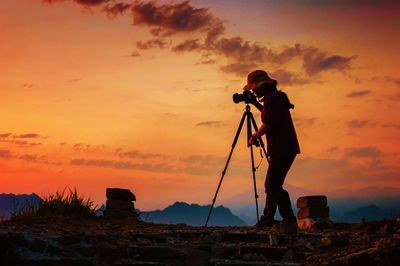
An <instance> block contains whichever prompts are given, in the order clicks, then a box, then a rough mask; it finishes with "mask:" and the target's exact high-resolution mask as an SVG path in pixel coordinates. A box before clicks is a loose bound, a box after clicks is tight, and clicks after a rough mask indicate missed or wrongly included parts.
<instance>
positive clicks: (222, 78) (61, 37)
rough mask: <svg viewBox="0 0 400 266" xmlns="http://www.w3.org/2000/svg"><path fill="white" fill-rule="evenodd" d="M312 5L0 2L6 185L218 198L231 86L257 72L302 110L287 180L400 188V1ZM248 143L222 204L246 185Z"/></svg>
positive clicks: (235, 111)
mask: <svg viewBox="0 0 400 266" xmlns="http://www.w3.org/2000/svg"><path fill="white" fill-rule="evenodd" d="M313 2H314V1H246V2H245V3H244V1H227V0H226V1H191V2H181V1H176V2H170V1H160V2H157V3H155V2H146V1H143V2H135V1H121V2H118V1H107V0H75V1H73V0H65V1H62V0H47V1H40V0H20V1H18V2H16V1H13V0H4V1H3V2H2V5H1V6H0V14H1V15H0V36H1V42H0V55H1V60H0V73H1V74H0V103H1V105H0V106H1V112H0V120H1V121H2V123H1V124H0V193H11V192H12V193H31V192H36V193H39V194H43V193H49V192H50V193H51V192H54V191H56V190H62V189H64V187H66V186H69V187H76V188H77V189H78V191H81V192H82V193H84V194H85V195H87V196H90V197H91V198H93V199H94V200H95V201H96V202H97V203H102V202H104V201H105V188H106V187H109V186H111V187H127V188H130V189H131V190H132V191H133V192H134V193H135V194H136V195H137V198H138V201H137V207H139V208H140V209H152V208H159V207H163V206H166V205H168V204H170V203H173V202H174V201H187V202H196V203H200V204H206V203H210V202H211V199H212V196H213V194H214V192H215V189H216V186H217V184H218V181H219V178H220V173H221V171H222V169H223V166H224V164H225V160H226V158H227V155H228V152H229V149H230V146H231V144H232V140H233V137H234V134H235V132H236V129H237V125H238V123H239V120H240V118H241V116H242V113H243V111H244V105H243V104H238V105H236V104H234V103H233V102H232V94H233V93H235V92H240V91H241V88H242V87H243V85H244V83H245V80H246V75H247V73H248V72H249V71H251V70H254V69H265V70H266V71H267V72H268V73H270V75H271V77H272V78H275V79H277V80H278V83H279V84H280V88H281V89H283V90H284V91H286V92H287V93H288V95H289V97H290V99H291V101H292V102H293V103H294V104H295V109H294V110H293V111H292V116H293V118H294V121H295V126H296V130H297V134H298V137H299V141H300V146H301V154H300V155H299V156H298V157H297V159H296V161H295V163H294V165H293V167H292V169H291V172H290V173H289V175H288V177H287V183H288V184H291V185H292V186H295V187H300V188H304V189H307V190H312V191H316V192H320V193H323V191H330V190H335V189H358V188H363V187H367V186H376V187H399V188H400V183H399V173H400V171H399V170H400V167H399V163H400V153H399V147H400V138H399V137H398V135H399V132H400V118H399V115H398V114H399V113H400V108H399V101H400V73H399V69H398V62H399V59H400V56H399V52H398V43H399V42H400V37H399V34H398V32H400V18H399V16H398V15H397V13H396V12H398V10H399V7H400V6H399V4H397V3H395V1H382V2H381V3H379V4H377V3H375V1H365V2H364V1H324V3H319V4H318V3H313ZM361 2H363V4H361ZM369 2H371V3H369ZM118 8H119V9H118ZM118 10H119V11H121V12H117V11H118ZM112 11H113V12H112ZM253 109H254V111H255V108H253ZM254 113H255V115H256V119H257V122H260V119H259V114H258V113H257V112H256V111H255V112H254ZM243 133H245V132H244V131H243ZM242 135H243V136H244V134H242ZM245 143H246V141H245V139H244V138H241V139H240V140H239V142H238V145H237V148H236V149H235V153H234V159H233V161H232V162H231V166H230V168H229V169H228V173H227V176H226V178H225V180H224V183H223V186H222V190H221V192H220V198H221V202H222V203H223V202H224V199H229V198H232V197H234V196H235V195H238V194H241V193H243V192H245V191H248V190H251V188H252V183H251V171H250V167H249V166H250V165H249V164H250V158H249V151H248V150H247V148H246V146H245ZM256 154H257V156H258V154H259V152H258V151H256ZM259 160H260V158H259V157H256V163H258V162H259ZM265 170H266V165H265V161H263V162H262V165H261V167H260V170H259V171H258V172H257V182H258V186H259V188H260V189H261V187H262V184H263V182H264V177H265Z"/></svg>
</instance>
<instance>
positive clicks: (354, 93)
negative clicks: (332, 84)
mask: <svg viewBox="0 0 400 266" xmlns="http://www.w3.org/2000/svg"><path fill="white" fill-rule="evenodd" d="M370 93H371V91H370V90H361V91H352V92H350V93H349V94H347V95H346V96H347V97H349V98H356V97H362V96H366V95H368V94H370Z"/></svg>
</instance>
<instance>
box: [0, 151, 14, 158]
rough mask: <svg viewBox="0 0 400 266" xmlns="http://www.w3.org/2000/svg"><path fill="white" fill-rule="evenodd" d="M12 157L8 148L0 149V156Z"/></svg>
mask: <svg viewBox="0 0 400 266" xmlns="http://www.w3.org/2000/svg"><path fill="white" fill-rule="evenodd" d="M11 157H12V154H11V152H10V151H9V150H0V158H3V159H9V158H11Z"/></svg>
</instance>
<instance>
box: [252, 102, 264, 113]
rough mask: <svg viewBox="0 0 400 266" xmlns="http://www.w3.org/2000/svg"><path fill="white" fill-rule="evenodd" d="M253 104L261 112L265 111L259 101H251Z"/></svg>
mask: <svg viewBox="0 0 400 266" xmlns="http://www.w3.org/2000/svg"><path fill="white" fill-rule="evenodd" d="M251 104H252V105H254V106H255V107H256V108H257V109H258V110H259V111H260V112H261V111H262V109H263V105H262V104H261V103H260V102H259V101H257V99H254V101H251Z"/></svg>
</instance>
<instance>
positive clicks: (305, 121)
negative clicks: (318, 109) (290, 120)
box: [294, 117, 317, 127]
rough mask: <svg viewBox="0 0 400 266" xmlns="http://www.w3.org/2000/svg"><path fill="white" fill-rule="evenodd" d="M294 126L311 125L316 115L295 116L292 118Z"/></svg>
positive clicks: (315, 119)
mask: <svg viewBox="0 0 400 266" xmlns="http://www.w3.org/2000/svg"><path fill="white" fill-rule="evenodd" d="M294 121H295V123H296V126H298V127H303V126H308V127H310V126H313V125H314V124H315V121H317V118H316V117H309V118H295V119H294Z"/></svg>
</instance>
